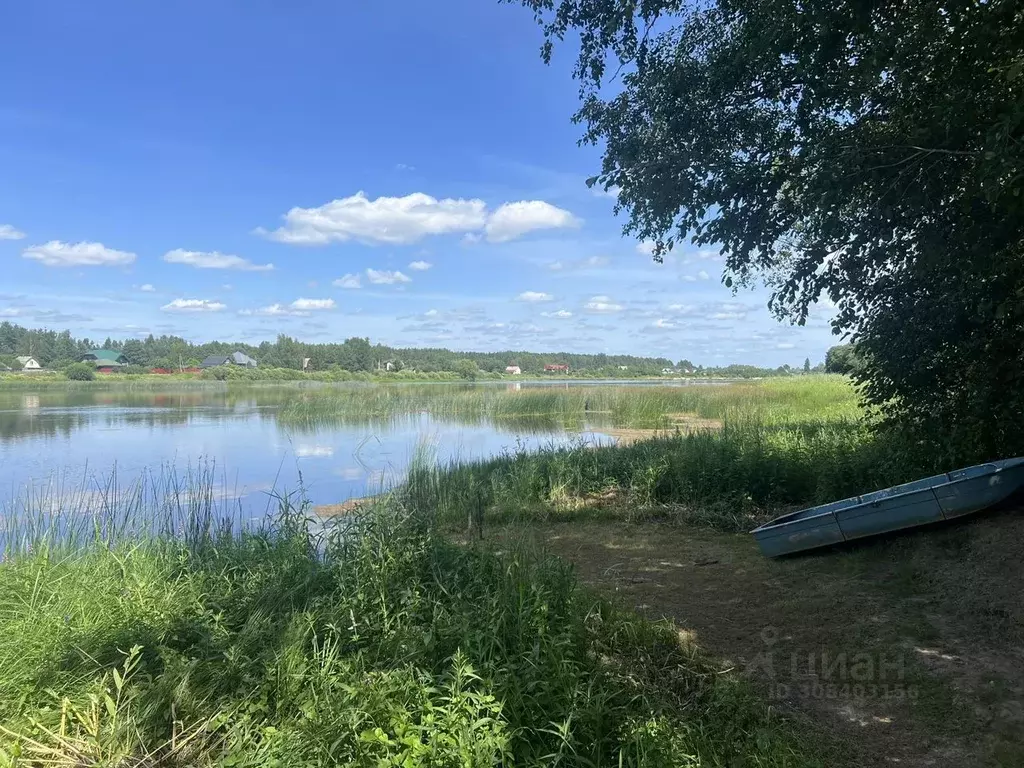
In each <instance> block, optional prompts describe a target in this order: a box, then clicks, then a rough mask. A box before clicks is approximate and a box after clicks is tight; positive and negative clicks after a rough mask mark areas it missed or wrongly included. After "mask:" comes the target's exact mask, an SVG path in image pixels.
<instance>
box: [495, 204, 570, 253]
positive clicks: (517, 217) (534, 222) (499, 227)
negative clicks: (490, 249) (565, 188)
mask: <svg viewBox="0 0 1024 768" xmlns="http://www.w3.org/2000/svg"><path fill="white" fill-rule="evenodd" d="M579 225H580V220H579V219H577V218H576V217H575V216H573V215H572V214H571V213H569V211H566V210H564V209H562V208H557V207H555V206H553V205H551V203H545V202H544V201H543V200H520V201H519V202H518V203H505V204H504V205H501V206H499V207H498V209H497V210H495V211H494V213H492V214H491V215H490V217H489V218H488V219H487V225H486V226H485V227H484V232H485V233H486V235H487V239H488V240H490V241H491V242H492V243H504V242H508V241H509V240H515V239H516V238H517V237H521V236H522V235H525V234H527V233H528V232H533V231H535V230H538V229H561V228H564V227H578V226H579Z"/></svg>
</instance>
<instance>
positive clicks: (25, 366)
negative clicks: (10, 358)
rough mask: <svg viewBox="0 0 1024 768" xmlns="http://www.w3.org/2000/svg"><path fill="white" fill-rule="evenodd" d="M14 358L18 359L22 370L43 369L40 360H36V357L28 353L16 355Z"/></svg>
mask: <svg viewBox="0 0 1024 768" xmlns="http://www.w3.org/2000/svg"><path fill="white" fill-rule="evenodd" d="M14 359H15V360H17V361H18V365H20V366H21V370H23V371H39V370H42V367H43V366H41V365H40V364H39V361H38V360H36V359H35V358H34V357H29V356H28V355H21V356H20V357H16V358H14Z"/></svg>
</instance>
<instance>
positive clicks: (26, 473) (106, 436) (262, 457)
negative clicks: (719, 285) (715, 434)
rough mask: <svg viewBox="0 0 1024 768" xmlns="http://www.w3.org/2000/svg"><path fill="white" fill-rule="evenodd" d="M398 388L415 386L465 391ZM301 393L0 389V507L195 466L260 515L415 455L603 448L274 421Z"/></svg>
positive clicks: (392, 425)
mask: <svg viewBox="0 0 1024 768" xmlns="http://www.w3.org/2000/svg"><path fill="white" fill-rule="evenodd" d="M617 383H618V384H621V382H617ZM589 384H590V383H588V385H589ZM560 385H561V386H565V383H560ZM373 386H380V385H366V384H363V385H360V384H353V385H332V386H331V390H332V391H336V392H338V393H340V394H341V395H342V396H344V393H345V392H347V391H350V392H356V391H357V390H359V389H362V390H363V391H364V392H365V390H366V388H367V387H373ZM384 386H391V385H384ZM404 386H407V387H416V388H420V390H419V391H425V390H427V389H431V388H433V389H432V390H431V391H434V390H438V389H439V388H441V389H443V388H449V389H451V388H458V389H459V390H465V389H466V385H447V384H414V385H404ZM476 386H479V387H490V388H493V387H503V388H504V387H513V388H519V387H526V388H529V387H531V386H533V385H531V384H530V383H526V382H524V383H522V384H520V383H518V382H516V383H514V384H506V383H489V384H486V383H485V384H479V385H476ZM536 386H544V385H543V384H537V385H536ZM548 386H550V384H548ZM574 386H575V385H574ZM304 391H309V390H308V388H306V387H301V386H295V385H292V386H281V385H258V386H252V385H249V386H235V385H231V386H227V385H218V384H214V383H210V384H207V383H202V384H198V383H197V384H196V385H192V386H186V387H182V388H180V389H152V390H150V389H146V388H125V387H110V388H95V387H85V388H81V389H74V388H68V387H40V388H39V389H37V390H32V389H19V390H7V391H0V506H2V507H4V508H6V509H7V510H8V512H9V510H10V509H11V508H12V507H18V506H22V505H24V502H25V499H26V498H29V497H34V498H37V499H38V498H43V497H45V498H47V499H48V500H49V503H50V504H56V503H57V501H56V500H57V499H62V498H66V497H68V496H69V495H75V494H77V495H78V496H81V494H83V493H84V494H95V495H97V496H100V497H102V496H103V492H104V489H106V488H108V487H109V484H110V483H111V477H112V472H114V471H115V469H116V478H117V484H118V486H119V487H126V486H128V485H130V484H131V483H132V482H133V481H135V480H137V479H138V478H139V477H140V476H141V475H143V473H147V472H150V473H152V472H159V473H167V472H174V473H179V474H180V473H187V472H189V471H190V470H191V471H195V470H196V469H197V468H202V471H204V472H207V473H209V472H212V473H213V476H214V479H215V485H216V491H217V493H218V494H219V495H220V496H221V498H222V499H224V500H235V499H237V500H239V502H240V506H241V507H243V508H245V509H246V510H249V511H250V512H251V513H252V514H253V515H257V514H260V513H261V511H265V510H266V509H267V508H268V506H273V505H270V504H269V502H270V497H269V494H270V493H271V492H272V491H274V490H275V489H276V490H277V491H279V492H280V491H295V490H297V489H299V488H300V486H301V488H302V492H303V493H304V495H305V496H306V497H307V498H308V499H309V500H310V501H311V502H312V503H313V504H314V505H320V504H334V503H338V502H341V501H344V500H346V499H350V498H357V497H361V496H366V495H368V494H372V493H376V492H378V491H380V490H381V489H383V488H386V487H388V486H390V485H393V484H394V483H396V482H399V481H400V480H401V478H402V477H403V476H404V473H405V471H406V469H407V468H408V466H409V464H410V462H411V461H412V459H413V457H414V456H415V455H416V454H417V451H424V450H425V451H426V452H427V455H428V456H431V457H432V458H435V459H436V460H439V461H445V460H450V459H473V458H480V457H486V456H492V455H496V454H499V453H501V452H502V451H506V450H509V449H517V448H519V447H524V448H527V449H535V448H539V447H542V446H551V445H565V444H568V443H573V442H579V441H581V440H582V441H590V442H607V441H608V438H607V437H605V436H604V435H602V433H601V432H600V429H599V428H596V427H592V426H590V425H582V426H580V425H575V427H574V429H573V430H571V431H570V430H566V429H565V428H564V427H561V426H558V425H556V424H553V423H551V422H547V423H541V424H537V423H532V422H531V423H528V424H527V423H518V424H511V425H510V424H499V423H490V422H488V421H487V420H481V419H479V418H476V419H474V418H467V417H458V416H451V415H448V416H445V417H444V418H435V417H434V416H432V415H431V413H429V412H426V411H424V412H418V413H407V414H399V415H394V416H390V417H387V418H372V417H367V418H349V419H342V420H333V421H331V422H330V423H318V424H315V425H310V424H295V423H287V422H286V421H284V420H282V419H281V418H279V416H280V412H281V410H282V408H283V407H285V406H286V405H287V404H288V403H289V402H292V401H293V400H294V399H295V398H297V397H299V396H301V394H302V393H303V392H304Z"/></svg>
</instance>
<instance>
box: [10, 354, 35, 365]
mask: <svg viewBox="0 0 1024 768" xmlns="http://www.w3.org/2000/svg"><path fill="white" fill-rule="evenodd" d="M14 359H15V360H17V361H18V362H19V363H21V364H22V365H24V364H25V363H27V362H28V361H29V360H35V358H34V357H32V356H31V355H19V356H18V357H16V358H14Z"/></svg>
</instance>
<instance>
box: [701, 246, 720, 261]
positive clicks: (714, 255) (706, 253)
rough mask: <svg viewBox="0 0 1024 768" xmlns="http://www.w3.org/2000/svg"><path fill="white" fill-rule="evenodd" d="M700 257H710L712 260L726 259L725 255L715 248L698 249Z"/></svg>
mask: <svg viewBox="0 0 1024 768" xmlns="http://www.w3.org/2000/svg"><path fill="white" fill-rule="evenodd" d="M697 258H698V259H710V260H711V261H725V256H723V255H722V254H721V253H719V252H718V251H716V250H715V249H714V248H702V249H701V250H699V251H697Z"/></svg>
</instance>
